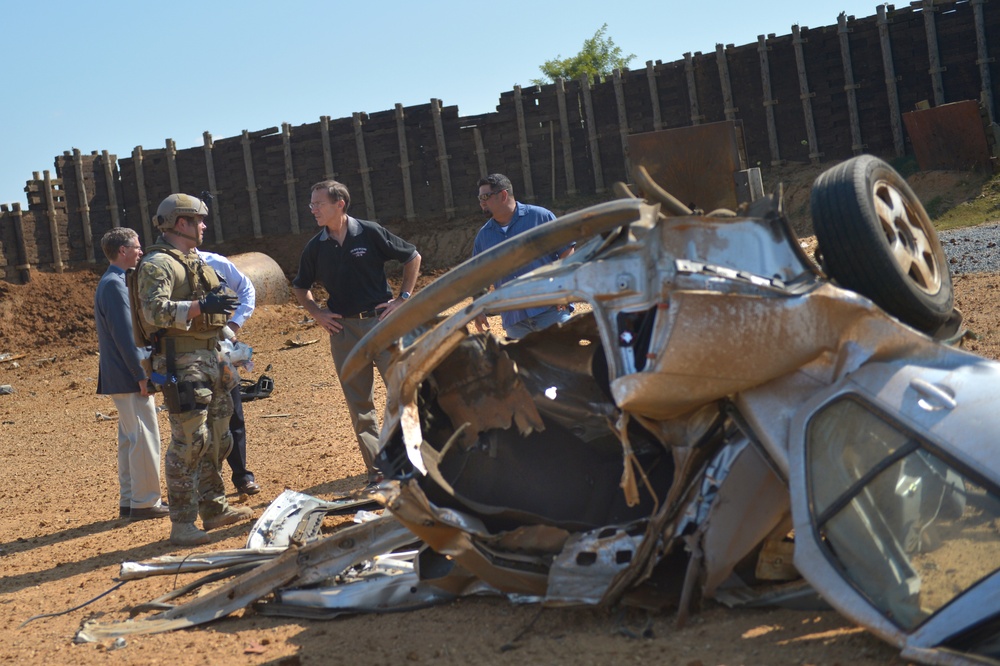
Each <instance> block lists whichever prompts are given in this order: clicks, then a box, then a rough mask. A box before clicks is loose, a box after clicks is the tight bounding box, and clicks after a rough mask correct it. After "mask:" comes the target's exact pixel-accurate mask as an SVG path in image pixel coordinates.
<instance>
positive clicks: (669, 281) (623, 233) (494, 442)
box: [91, 159, 1000, 663]
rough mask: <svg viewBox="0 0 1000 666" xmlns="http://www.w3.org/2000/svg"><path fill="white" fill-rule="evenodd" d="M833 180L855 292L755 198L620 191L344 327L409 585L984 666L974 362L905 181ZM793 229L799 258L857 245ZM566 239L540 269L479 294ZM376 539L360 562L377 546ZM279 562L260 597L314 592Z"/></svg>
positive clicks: (991, 652)
mask: <svg viewBox="0 0 1000 666" xmlns="http://www.w3.org/2000/svg"><path fill="white" fill-rule="evenodd" d="M846 168H847V171H846V172H843V173H841V174H840V176H839V177H838V178H835V179H834V183H833V186H832V187H824V186H823V185H822V183H818V184H817V187H823V189H822V191H821V192H820V196H819V197H818V199H819V201H820V205H821V206H824V208H823V211H826V213H830V211H837V210H839V209H838V208H837V206H836V205H834V204H836V203H837V202H839V201H841V200H842V199H845V198H848V197H849V195H853V196H854V197H855V203H857V202H861V203H860V204H858V205H857V206H855V207H856V208H861V209H865V207H866V206H867V209H868V210H870V211H874V216H873V219H870V220H868V224H869V227H870V228H871V229H872V230H874V231H875V232H876V235H878V234H884V236H883V237H882V238H881V242H882V244H884V245H885V246H886V247H885V248H884V249H885V253H884V254H885V256H886V257H889V258H891V259H892V260H893V261H894V262H895V263H894V268H893V269H894V271H895V273H894V274H892V275H882V276H876V277H877V279H873V280H871V281H870V282H871V283H873V284H874V288H873V290H872V293H870V294H865V295H863V294H862V293H861V290H858V291H852V290H849V289H846V288H844V287H843V286H840V285H841V284H843V283H844V282H846V281H847V280H845V278H844V277H840V276H843V275H844V273H843V271H844V270H845V269H844V267H843V264H842V265H841V266H839V267H835V266H826V265H824V270H821V269H820V268H818V267H817V266H816V265H815V264H814V263H813V262H812V261H811V260H810V259H809V258H808V257H807V256H806V255H805V254H804V253H803V252H802V250H801V248H800V246H799V244H798V241H797V240H796V238H795V237H794V234H793V233H792V232H791V230H790V228H789V226H788V224H787V221H786V220H785V219H784V216H783V214H782V212H781V209H780V202H779V201H776V200H775V199H774V198H767V199H764V200H761V201H757V202H755V203H753V204H751V205H750V206H749V208H747V209H744V210H741V211H740V212H739V214H738V215H734V214H732V213H728V212H717V213H713V214H708V215H706V214H703V213H699V212H696V211H689V210H686V209H685V208H684V207H683V206H681V205H679V204H678V203H677V202H676V201H675V200H672V199H671V198H670V197H669V195H667V194H666V193H662V192H660V191H657V189H656V187H655V184H652V183H648V182H647V183H641V185H642V186H643V187H642V189H643V191H644V193H645V196H646V197H647V199H648V200H641V199H638V198H624V199H621V200H618V201H613V202H609V203H605V204H600V205H598V206H594V207H592V208H588V209H586V210H583V211H580V212H577V213H572V214H570V215H567V216H565V217H563V218H559V219H557V220H555V221H553V222H551V223H548V224H546V225H543V226H542V227H539V228H537V229H535V230H532V231H531V232H528V233H526V234H523V235H521V236H518V237H517V238H516V239H513V240H512V241H509V242H506V243H502V244H501V245H499V246H497V247H495V248H493V249H492V250H491V251H489V252H487V253H484V254H482V255H479V256H478V257H476V258H474V259H471V260H469V261H468V262H465V263H464V264H462V265H461V266H459V267H457V268H455V269H454V270H452V271H451V272H450V273H448V274H447V275H445V276H443V277H442V278H440V279H439V280H437V281H435V282H434V283H432V284H431V285H429V286H428V287H427V288H426V289H425V290H424V291H422V292H420V293H418V294H416V295H415V296H414V297H413V298H411V299H410V300H409V301H408V302H407V303H406V304H404V305H403V306H402V307H400V308H399V309H398V311H397V312H396V313H394V315H393V317H390V318H387V319H386V320H385V321H384V322H383V323H381V324H380V325H379V326H378V327H376V328H375V329H374V330H373V331H372V332H371V333H370V334H369V335H368V336H367V337H366V338H365V339H364V340H362V341H361V343H360V344H359V345H358V347H357V348H356V349H355V350H354V352H353V353H352V356H351V357H350V358H349V359H348V361H347V363H346V365H345V367H344V368H343V371H344V374H345V375H349V374H350V373H351V371H352V370H355V369H357V368H359V367H361V366H362V365H363V364H364V363H367V362H370V359H371V358H372V357H373V356H374V354H375V353H377V352H378V351H380V350H381V349H384V348H386V347H391V348H392V349H393V353H394V361H393V364H392V366H391V368H390V371H389V375H388V376H387V378H386V384H387V388H388V399H387V405H386V413H385V419H384V425H383V430H382V436H381V443H382V451H381V455H380V461H379V463H380V467H381V468H382V469H383V470H384V471H385V472H386V474H387V481H385V482H384V483H383V484H382V485H381V486H380V487H379V488H378V489H377V491H376V492H375V493H374V494H373V497H374V498H377V499H378V501H379V502H380V503H381V504H382V505H383V506H385V507H386V508H387V509H388V512H387V514H391V517H387V518H385V519H383V520H386V521H391V522H392V523H393V524H395V522H396V521H398V524H399V525H402V526H403V527H405V528H406V531H407V532H408V533H409V534H410V535H411V537H416V538H417V539H418V541H419V543H420V544H422V549H421V551H420V554H419V556H418V557H417V558H416V563H415V566H414V572H415V574H416V576H417V578H418V579H419V580H421V581H424V582H427V583H429V584H431V585H436V586H437V587H439V588H441V589H449V588H450V589H452V590H458V589H459V588H461V589H468V586H467V583H468V581H469V580H475V581H479V582H480V583H482V584H485V585H486V586H488V587H489V588H491V589H494V590H497V591H500V592H501V593H505V594H509V595H521V596H525V597H529V598H537V599H539V600H540V601H542V602H543V603H546V604H550V605H564V604H581V603H582V604H618V603H632V604H640V605H643V606H645V607H657V608H670V607H676V608H678V609H679V617H680V618H681V619H682V620H683V618H684V617H686V615H687V613H689V612H690V611H691V610H692V609H693V608H694V607H695V606H696V602H697V599H698V598H700V597H701V598H715V599H718V600H720V601H723V602H725V603H729V604H733V605H736V604H743V603H771V602H775V601H783V602H785V603H789V604H795V603H816V601H815V596H816V594H818V595H820V596H821V597H822V599H823V600H824V601H825V602H827V603H829V604H830V605H832V606H834V607H835V608H837V609H838V610H839V611H840V612H841V613H843V614H844V615H846V616H847V617H849V618H851V619H852V620H854V621H856V622H858V623H860V624H862V625H864V626H866V627H868V628H869V629H870V630H872V631H873V632H875V633H876V634H878V635H879V636H880V637H882V638H883V639H885V640H887V641H889V642H890V643H892V644H894V645H896V646H898V647H899V648H900V649H901V650H902V652H903V655H904V656H905V657H906V658H911V659H915V660H918V661H921V662H924V663H1000V605H998V604H997V603H996V599H998V598H1000V536H998V531H997V526H998V525H1000V522H998V521H1000V499H998V498H1000V449H998V447H996V446H995V444H994V437H995V433H996V432H997V430H998V428H997V426H998V425H1000V415H997V414H996V413H995V410H994V409H992V401H993V395H994V393H995V390H996V388H997V387H1000V365H998V364H997V363H994V362H992V361H988V360H985V359H983V358H981V357H977V356H974V355H972V354H968V353H965V352H963V351H961V350H959V349H956V348H954V347H952V346H950V345H948V344H945V339H947V338H949V337H951V336H952V334H954V332H955V326H956V323H957V321H956V317H955V316H954V315H951V314H950V313H951V300H950V279H949V278H948V276H947V268H946V262H944V260H943V254H942V253H941V250H940V246H939V244H938V243H937V239H936V236H935V235H934V232H933V227H932V226H930V223H929V221H928V220H927V218H926V214H925V213H923V210H922V208H921V207H920V206H919V202H916V199H915V197H913V195H912V192H910V191H909V189H908V188H907V187H905V184H900V181H899V180H895V179H894V178H893V174H892V173H888V172H887V171H886V170H885V169H883V168H882V167H881V166H880V165H878V164H874V165H873V163H872V162H871V160H870V159H869V160H868V161H865V160H854V161H852V162H851V163H850V164H849V166H848V167H846ZM873 169H874V170H873ZM886 169H887V167H886ZM859 170H860V172H861V173H862V175H863V176H865V175H866V174H867V177H862V178H860V179H857V178H854V177H853V176H855V175H857V174H858V173H859ZM873 174H874V175H873ZM900 180H901V179H900ZM852 183H853V185H852ZM831 193H832V194H831ZM834 195H835V196H834ZM816 201H817V197H816V196H815V192H814V217H817V218H823V217H824V214H822V211H821V214H820V215H818V216H817V215H815V213H816V210H815V205H816ZM824 201H825V203H824ZM831 201H832V202H833V204H831ZM856 212H857V211H853V212H852V211H851V210H848V211H847V212H846V213H844V212H843V211H841V213H840V217H845V216H847V217H850V216H851V215H853V214H855V213H856ZM666 213H670V214H669V215H668V214H666ZM921 215H922V217H921ZM830 217H831V215H829V214H827V215H826V218H830ZM834 217H836V216H834ZM828 221H829V220H828ZM823 224H826V222H824V223H823ZM827 230H828V231H829V227H827ZM817 232H818V235H820V236H821V238H820V246H821V250H822V251H823V253H824V257H826V258H827V259H830V260H832V259H834V257H837V256H838V255H839V256H841V257H843V256H847V257H853V256H864V257H865V258H866V259H867V258H870V257H871V255H870V249H865V250H863V251H862V250H858V252H857V253H852V252H851V251H850V247H844V244H849V243H850V242H852V241H851V240H850V239H848V240H846V241H843V242H842V243H841V245H839V246H837V247H834V245H833V244H835V243H837V242H839V241H832V242H831V245H830V246H828V247H824V246H823V243H824V239H823V236H822V234H819V229H817ZM827 238H830V235H829V233H827ZM572 240H579V241H580V243H579V244H578V246H577V250H576V252H575V253H574V254H573V255H571V256H570V257H568V258H567V259H565V260H562V261H560V262H556V263H554V264H551V265H548V266H545V267H542V268H540V269H537V270H535V271H533V272H532V273H529V274H527V275H524V276H522V277H521V278H518V279H517V280H514V281H511V282H509V283H507V284H505V285H503V287H501V288H499V289H496V290H494V291H492V292H489V293H485V294H481V290H483V289H484V288H485V287H486V286H487V285H489V284H490V283H492V282H494V281H495V280H496V278H497V277H499V276H501V275H503V274H506V273H508V272H509V271H510V269H511V266H512V265H514V264H518V263H527V262H528V261H530V260H531V259H533V258H534V257H536V256H538V255H540V254H543V253H545V252H547V251H549V250H550V249H552V248H556V247H560V246H562V245H565V244H566V243H567V242H569V241H572ZM584 241H585V242H584ZM862 242H866V243H868V242H871V239H870V238H867V239H863V241H862ZM875 263H878V262H875ZM831 274H838V279H837V281H836V282H835V281H833V280H832V279H831V278H830V277H829V275H831ZM883 278H884V279H883ZM893 280H896V281H897V282H898V281H900V280H901V281H902V282H903V283H905V290H907V291H909V292H912V293H910V294H908V295H905V296H904V297H901V298H899V297H898V294H899V293H900V289H899V288H897V289H891V290H888V291H885V290H884V284H892V283H893ZM879 285H882V286H883V292H882V293H879ZM855 289H858V287H855ZM945 291H947V292H948V293H947V294H945V293H944V292H945ZM910 295H912V296H913V298H912V299H911V298H909V296H910ZM469 296H473V297H474V298H473V300H471V302H468V303H467V304H463V300H465V299H467V297H469ZM886 298H888V299H889V301H886V300H885V299H886ZM907 300H909V301H914V302H916V306H913V303H912V302H911V303H909V305H908V304H907V303H906V302H904V303H903V309H902V310H895V309H894V308H895V306H897V305H899V304H900V301H907ZM876 302H879V305H876ZM570 303H577V304H581V303H582V304H586V306H589V307H582V308H579V309H578V311H577V313H576V314H575V315H574V316H573V318H572V319H571V320H570V321H569V322H567V323H566V324H564V325H562V326H559V327H554V328H550V329H548V330H545V331H541V332H538V333H534V334H531V335H529V336H527V337H525V338H523V339H522V340H519V341H501V340H498V339H496V338H495V337H493V336H492V335H490V334H486V335H482V334H473V333H471V332H470V328H469V326H468V324H469V323H470V322H472V321H473V320H474V319H475V318H476V317H477V316H478V315H480V314H494V313H497V312H499V311H502V310H506V309H519V308H524V307H529V306H541V305H550V304H570ZM456 305H458V306H459V307H457V308H455V306H456ZM924 306H926V307H924ZM449 308H451V310H452V313H451V314H449V315H440V313H442V312H445V311H448V310H449ZM887 310H891V311H894V314H895V316H893V315H890V314H888V312H887ZM900 313H902V314H900ZM910 315H913V316H912V317H910ZM904 318H909V320H910V323H904V321H901V319H904ZM378 524H381V523H378ZM362 528H364V529H368V530H372V529H375V528H374V527H370V526H359V528H357V529H359V530H360V529H362ZM351 529H355V528H351ZM381 529H385V530H386V531H387V533H391V534H392V535H393V536H392V539H394V541H393V543H392V544H391V545H388V544H384V545H386V550H383V551H382V552H387V551H388V550H389V549H391V548H395V547H401V546H402V545H403V542H404V541H405V539H403V538H402V537H401V536H400V535H399V532H398V531H397V530H394V529H390V528H389V527H384V528H381ZM327 540H333V539H327ZM345 540H346V539H345ZM322 541H323V540H320V541H319V542H316V543H312V544H308V545H306V546H304V548H303V550H305V549H310V552H314V551H315V550H316V549H318V548H321V546H320V545H319V544H322ZM373 547H374V546H373ZM284 557H285V556H281V557H279V560H280V559H282V558H284ZM792 558H794V566H790V565H789V562H790V561H791V560H792ZM955 558H964V559H961V560H960V561H961V562H962V565H961V566H951V565H950V564H948V563H949V562H952V561H956V560H955ZM336 561H338V562H341V563H342V561H341V560H336ZM343 561H346V560H343ZM277 562H278V561H277V560H276V561H275V562H273V563H269V564H268V565H264V566H265V567H267V566H271V567H277V566H278V565H277ZM285 566H287V567H290V566H291V565H285ZM262 568H263V567H262ZM323 570H324V571H330V570H331V568H330V567H324V568H323ZM285 571H286V573H285V574H284V575H283V576H282V577H281V581H280V582H276V583H275V584H274V586H273V588H274V589H277V588H281V587H287V588H303V587H309V586H312V585H315V584H316V583H318V582H319V577H318V576H317V575H309V576H300V577H298V578H296V575H297V574H295V575H293V574H291V573H289V572H290V569H288V570H285ZM253 575H254V572H251V573H248V574H244V575H243V576H242V577H241V578H238V579H237V580H236V581H233V583H232V585H234V586H236V587H238V586H239V585H241V584H242V585H246V584H247V583H246V582H242V583H241V580H243V579H249V578H252V577H253ZM328 583H329V581H328ZM255 589H263V586H261V587H259V588H255ZM221 594H222V593H220V598H222V596H221ZM225 594H226V595H228V597H227V598H229V599H232V598H233V596H234V595H233V592H232V589H228V590H227V591H226V592H225ZM243 598H245V597H239V599H240V600H242V599H243ZM168 612H170V611H168ZM91 629H92V628H91ZM91 635H96V634H93V633H91ZM103 635H111V634H103ZM974 660H975V661H974Z"/></svg>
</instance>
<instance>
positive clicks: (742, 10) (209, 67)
mask: <svg viewBox="0 0 1000 666" xmlns="http://www.w3.org/2000/svg"><path fill="white" fill-rule="evenodd" d="M900 4H901V5H903V6H905V3H900ZM324 5H326V8H324ZM877 6H878V3H875V2H871V1H870V0H769V1H768V2H763V3H750V2H746V0H740V1H736V0H698V1H695V2H692V1H691V0H684V1H681V0H629V1H628V2H614V1H608V0H602V1H595V0H577V1H576V2H565V0H562V1H559V2H555V1H549V0H534V1H531V2H526V1H522V0H510V1H508V2H498V3H453V2H444V1H437V0H426V1H425V2H423V3H414V2H400V1H398V0H374V1H371V2H350V3H346V2H327V3H323V2H316V1H315V0H313V1H312V2H302V1H300V0H282V1H281V2H264V1H262V0H241V1H240V2H232V1H231V0H203V1H202V2H194V1H191V0H172V1H171V2H156V3H153V2H143V1H137V0H92V1H90V2H80V0H72V1H66V0H50V1H49V2H46V3H43V4H41V5H39V4H36V3H28V2H8V3H5V4H4V7H3V8H2V9H0V18H2V24H3V26H4V30H3V37H2V43H3V57H2V60H0V76H2V81H3V93H2V97H0V203H11V202H15V201H16V202H20V203H21V204H22V205H23V204H25V203H26V198H25V195H24V191H23V189H24V184H25V181H26V180H28V179H30V178H31V174H32V172H33V171H38V172H41V171H43V170H45V169H49V170H50V171H51V172H52V173H53V176H54V175H55V167H54V158H55V156H56V155H61V154H62V153H63V151H66V150H72V149H73V148H79V149H80V150H81V151H82V152H83V153H84V154H87V153H90V152H91V151H94V150H96V151H102V150H107V151H109V152H110V153H113V154H117V155H118V156H119V158H124V157H128V156H130V154H131V152H132V149H133V148H134V147H135V146H137V145H141V146H143V147H144V148H147V149H153V148H162V147H163V146H164V141H165V140H166V139H167V138H172V139H174V141H175V142H176V144H177V147H178V149H183V148H190V147H192V146H201V145H202V132H204V131H209V132H211V133H212V135H213V136H214V137H216V138H222V137H227V136H233V135H236V134H239V133H240V132H242V131H243V130H244V129H247V130H251V131H253V130H258V129H264V128H267V127H273V126H280V125H281V123H283V122H288V123H291V124H292V125H301V124H303V123H310V122H316V121H317V120H318V119H319V117H320V116H324V115H326V116H330V117H332V118H340V117H345V116H350V115H351V114H352V113H353V112H355V111H362V112H375V111H384V110H386V109H392V108H393V107H394V106H395V104H396V103H397V102H398V103H401V104H403V105H404V106H408V105H413V104H424V103H426V102H428V101H429V100H430V99H431V98H432V97H433V98H438V99H441V100H442V102H443V103H444V104H445V105H446V106H450V105H457V106H458V108H459V113H461V114H462V115H473V114H479V113H485V112H488V111H493V110H494V109H495V108H496V105H497V103H498V101H499V97H500V94H501V93H502V92H505V91H508V90H511V89H512V88H513V87H514V86H515V85H522V86H528V85H530V82H531V79H534V78H540V77H541V74H540V72H539V71H538V66H539V65H540V64H542V63H543V62H545V61H546V60H548V59H551V58H554V57H556V56H562V57H566V56H570V55H575V54H576V53H577V52H579V50H580V47H581V46H582V44H583V41H584V40H585V39H587V38H589V37H591V36H592V35H593V34H594V33H595V32H596V31H597V30H598V29H599V28H600V27H601V25H602V24H604V23H607V24H608V32H607V35H608V36H609V37H611V38H612V39H613V40H614V42H615V43H616V44H617V45H618V46H620V47H621V48H622V50H623V51H624V52H625V53H626V54H629V53H633V54H635V56H636V57H635V59H634V60H632V62H631V63H630V64H629V66H630V68H632V69H639V68H642V67H644V66H645V63H646V61H647V60H652V61H656V60H661V61H663V62H670V61H673V60H679V59H681V58H683V56H684V53H685V52H688V51H690V52H697V51H701V52H703V53H711V52H713V51H714V50H715V44H716V43H722V44H736V45H741V44H747V43H752V42H756V40H757V35H759V34H768V33H775V34H777V35H785V34H788V33H790V32H791V26H792V25H793V24H798V25H801V26H809V27H819V26H823V25H832V24H835V23H836V22H837V16H838V14H840V12H842V11H844V12H847V14H848V15H854V16H857V17H858V18H863V17H866V16H872V15H874V14H876V12H877V9H876V8H877ZM569 8H571V9H569Z"/></svg>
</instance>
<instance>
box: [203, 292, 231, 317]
mask: <svg viewBox="0 0 1000 666" xmlns="http://www.w3.org/2000/svg"><path fill="white" fill-rule="evenodd" d="M239 304H240V299H239V298H237V297H236V296H229V295H227V294H224V293H221V292H215V291H211V292H209V293H207V294H205V298H203V299H201V300H200V301H198V306H199V307H200V308H201V313H202V314H229V313H231V312H232V311H233V310H235V309H236V306H237V305H239Z"/></svg>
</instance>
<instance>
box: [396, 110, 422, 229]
mask: <svg viewBox="0 0 1000 666" xmlns="http://www.w3.org/2000/svg"><path fill="white" fill-rule="evenodd" d="M396 138H397V139H398V140H399V170H400V173H401V174H402V176H403V205H404V206H405V208H406V219H407V220H415V219H417V213H416V210H415V209H414V207H413V183H412V182H411V178H412V177H411V175H410V167H411V166H412V165H413V163H412V162H411V161H410V149H409V147H408V146H407V145H406V112H405V110H404V109H403V105H402V104H400V103H399V102H397V103H396Z"/></svg>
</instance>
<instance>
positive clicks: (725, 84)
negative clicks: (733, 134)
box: [715, 44, 740, 120]
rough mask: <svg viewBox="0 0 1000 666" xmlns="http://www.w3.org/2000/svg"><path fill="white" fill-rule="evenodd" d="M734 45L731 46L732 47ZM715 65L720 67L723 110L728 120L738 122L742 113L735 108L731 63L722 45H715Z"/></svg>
mask: <svg viewBox="0 0 1000 666" xmlns="http://www.w3.org/2000/svg"><path fill="white" fill-rule="evenodd" d="M731 46H732V44H730V47H731ZM715 63H716V65H718V67H719V85H721V86H722V110H723V113H725V114H726V120H736V114H737V113H739V112H740V110H739V109H738V108H736V107H735V106H733V85H732V82H731V80H730V78H729V61H728V60H727V59H726V49H725V47H723V46H722V44H716V45H715Z"/></svg>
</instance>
